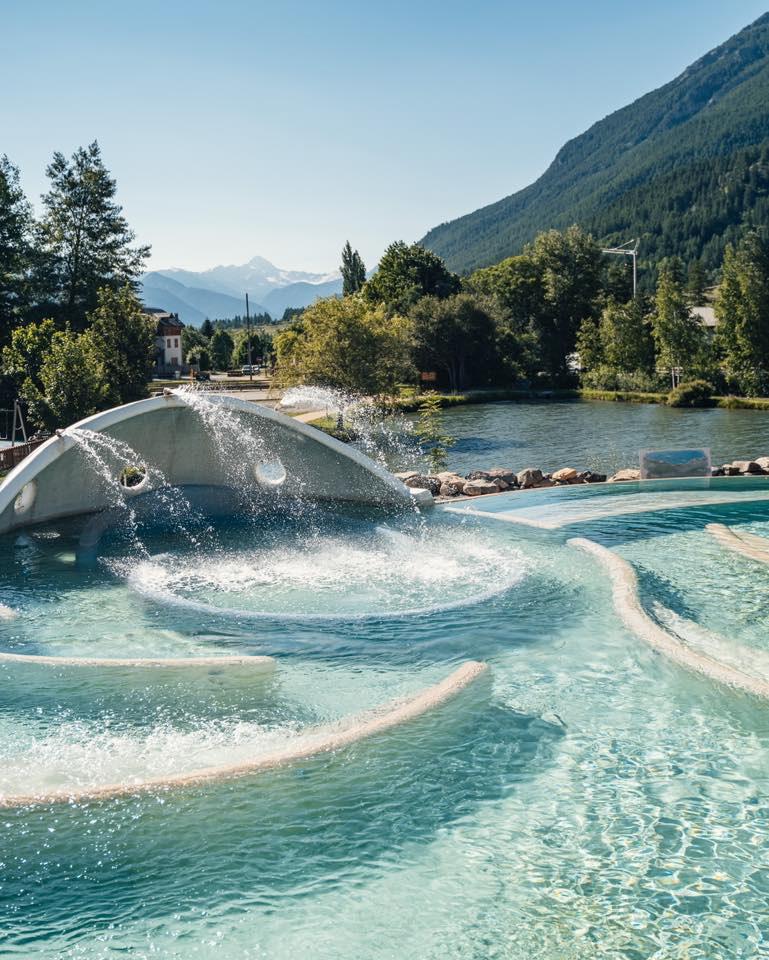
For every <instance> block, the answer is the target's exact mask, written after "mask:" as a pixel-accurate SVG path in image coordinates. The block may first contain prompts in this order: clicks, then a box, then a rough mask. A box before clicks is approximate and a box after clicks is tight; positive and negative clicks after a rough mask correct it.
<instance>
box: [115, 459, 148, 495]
mask: <svg viewBox="0 0 769 960" xmlns="http://www.w3.org/2000/svg"><path fill="white" fill-rule="evenodd" d="M118 482H119V483H120V486H121V487H122V488H123V490H124V492H125V493H128V494H134V493H141V492H142V490H144V489H146V487H147V483H148V477H147V467H146V466H145V464H143V463H141V464H138V465H136V464H133V463H129V464H127V465H126V466H125V467H123V469H122V470H121V471H120V473H119V474H118Z"/></svg>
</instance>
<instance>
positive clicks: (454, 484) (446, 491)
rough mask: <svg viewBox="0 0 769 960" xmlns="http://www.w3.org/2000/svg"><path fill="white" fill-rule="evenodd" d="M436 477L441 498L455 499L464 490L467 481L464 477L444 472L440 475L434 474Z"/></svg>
mask: <svg viewBox="0 0 769 960" xmlns="http://www.w3.org/2000/svg"><path fill="white" fill-rule="evenodd" d="M436 476H437V477H438V479H439V480H440V481H441V489H440V494H441V496H442V497H457V496H459V494H460V493H462V492H463V491H464V489H465V484H466V483H467V480H465V478H464V477H460V476H459V474H457V473H451V472H449V471H448V470H444V471H443V472H442V473H438V474H436Z"/></svg>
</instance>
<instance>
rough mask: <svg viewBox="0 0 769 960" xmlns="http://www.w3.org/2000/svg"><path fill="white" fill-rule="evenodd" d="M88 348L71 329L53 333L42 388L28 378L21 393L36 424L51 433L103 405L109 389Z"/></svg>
mask: <svg viewBox="0 0 769 960" xmlns="http://www.w3.org/2000/svg"><path fill="white" fill-rule="evenodd" d="M88 347H89V344H88V340H87V338H86V337H84V336H78V335H77V334H74V333H72V331H71V330H69V329H67V330H59V331H56V332H55V333H54V335H53V338H52V340H51V345H50V349H49V351H48V353H47V355H46V357H45V359H44V361H43V364H42V367H41V368H40V386H39V387H38V386H37V385H36V384H35V383H33V381H32V380H31V379H29V378H28V379H27V380H26V381H25V383H24V386H23V387H22V390H21V396H22V397H23V398H24V399H25V400H26V401H27V405H28V410H29V416H30V418H31V419H32V420H33V422H35V423H37V424H39V425H40V426H43V427H47V428H48V429H49V430H52V429H54V428H55V427H67V426H69V425H70V424H72V423H75V422H77V421H78V420H82V419H83V418H84V417H88V416H90V415H91V414H93V413H96V411H97V410H98V409H99V407H100V406H101V405H102V404H103V402H104V398H105V392H106V391H105V387H106V385H105V384H104V382H103V381H102V380H101V379H100V377H99V372H98V370H97V367H96V364H95V363H94V361H93V358H92V357H91V356H90V353H89V349H88Z"/></svg>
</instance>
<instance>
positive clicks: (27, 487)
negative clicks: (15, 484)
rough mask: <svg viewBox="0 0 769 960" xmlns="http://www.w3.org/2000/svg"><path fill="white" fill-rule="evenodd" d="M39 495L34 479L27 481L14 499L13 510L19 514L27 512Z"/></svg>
mask: <svg viewBox="0 0 769 960" xmlns="http://www.w3.org/2000/svg"><path fill="white" fill-rule="evenodd" d="M36 496H37V484H36V483H35V481H34V480H30V481H29V483H25V484H24V486H23V487H22V488H21V490H20V491H19V493H18V495H17V496H16V499H15V500H14V501H13V510H14V512H15V513H17V514H21V513H26V512H27V511H28V510H30V509H31V508H32V504H33V503H34V502H35V497H36Z"/></svg>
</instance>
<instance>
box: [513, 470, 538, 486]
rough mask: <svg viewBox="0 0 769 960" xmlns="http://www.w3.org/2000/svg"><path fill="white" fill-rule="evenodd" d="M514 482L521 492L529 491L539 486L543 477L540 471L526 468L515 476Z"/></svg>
mask: <svg viewBox="0 0 769 960" xmlns="http://www.w3.org/2000/svg"><path fill="white" fill-rule="evenodd" d="M516 480H517V482H518V486H519V487H520V488H521V489H522V490H529V489H530V488H531V487H538V486H540V485H541V483H542V481H543V480H544V477H543V476H542V471H541V470H539V469H537V468H536V467H526V469H525V470H521V471H520V472H519V473H518V474H517V475H516Z"/></svg>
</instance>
